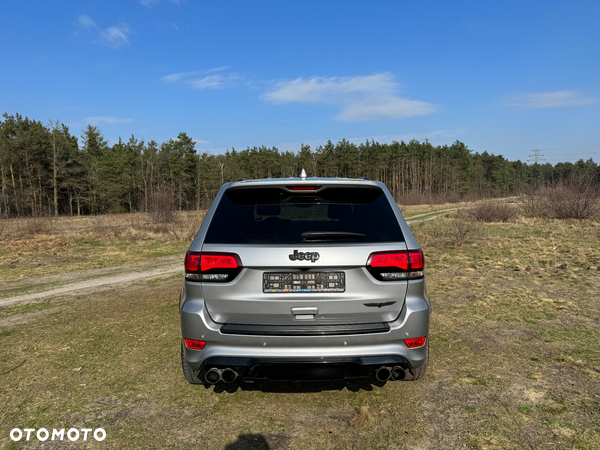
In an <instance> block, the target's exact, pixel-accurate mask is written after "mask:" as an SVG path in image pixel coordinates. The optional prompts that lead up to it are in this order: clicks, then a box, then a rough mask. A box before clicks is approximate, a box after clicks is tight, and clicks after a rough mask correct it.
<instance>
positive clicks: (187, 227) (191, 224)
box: [170, 212, 205, 241]
mask: <svg viewBox="0 0 600 450" xmlns="http://www.w3.org/2000/svg"><path fill="white" fill-rule="evenodd" d="M202 213H203V214H202V218H200V217H199V215H198V214H197V213H196V212H186V213H181V214H179V215H178V216H177V220H176V221H175V224H174V225H175V226H173V227H172V228H171V230H170V231H171V234H172V236H173V237H174V238H175V239H177V240H178V241H189V240H192V239H193V238H194V237H195V236H196V233H197V232H198V230H199V229H200V225H202V219H203V218H204V215H205V213H204V212H202Z"/></svg>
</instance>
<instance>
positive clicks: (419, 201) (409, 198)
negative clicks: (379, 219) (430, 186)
mask: <svg viewBox="0 0 600 450" xmlns="http://www.w3.org/2000/svg"><path fill="white" fill-rule="evenodd" d="M398 203H400V204H402V205H424V204H425V203H427V199H426V198H425V196H424V195H423V193H422V192H421V191H419V190H418V189H411V190H410V191H408V192H407V193H406V194H403V195H401V196H400V198H399V200H398Z"/></svg>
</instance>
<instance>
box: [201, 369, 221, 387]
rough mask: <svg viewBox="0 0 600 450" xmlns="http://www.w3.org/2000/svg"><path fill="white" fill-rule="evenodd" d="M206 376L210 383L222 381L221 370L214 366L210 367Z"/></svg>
mask: <svg viewBox="0 0 600 450" xmlns="http://www.w3.org/2000/svg"><path fill="white" fill-rule="evenodd" d="M204 378H205V379H206V382H207V383H209V384H217V383H218V382H219V381H221V371H220V370H219V369H215V368H214V367H213V368H212V369H209V370H208V372H206V375H204Z"/></svg>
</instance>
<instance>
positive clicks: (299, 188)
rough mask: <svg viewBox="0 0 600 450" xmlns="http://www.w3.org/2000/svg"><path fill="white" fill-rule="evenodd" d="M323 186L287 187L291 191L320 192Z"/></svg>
mask: <svg viewBox="0 0 600 450" xmlns="http://www.w3.org/2000/svg"><path fill="white" fill-rule="evenodd" d="M320 187H321V186H287V188H288V189H289V190H290V191H318V190H319V188H320Z"/></svg>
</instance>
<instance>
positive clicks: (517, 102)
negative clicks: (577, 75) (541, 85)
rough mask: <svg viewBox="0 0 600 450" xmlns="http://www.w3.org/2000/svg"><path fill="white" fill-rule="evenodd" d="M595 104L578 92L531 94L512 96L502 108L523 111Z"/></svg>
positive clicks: (591, 98)
mask: <svg viewBox="0 0 600 450" xmlns="http://www.w3.org/2000/svg"><path fill="white" fill-rule="evenodd" d="M593 103H596V99H594V98H593V97H588V96H585V95H583V94H582V93H581V92H578V91H571V90H566V91H554V92H532V93H529V94H522V95H517V96H514V97H512V98H510V99H508V100H506V101H505V102H503V105H504V106H508V107H511V108H523V109H542V108H564V107H568V106H586V105H591V104H593Z"/></svg>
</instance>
